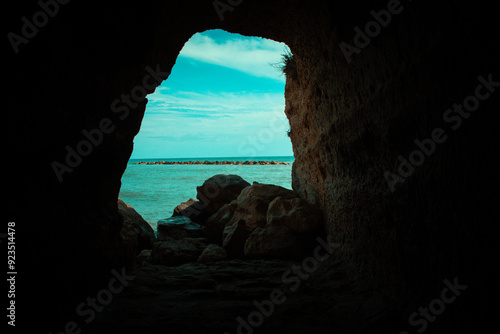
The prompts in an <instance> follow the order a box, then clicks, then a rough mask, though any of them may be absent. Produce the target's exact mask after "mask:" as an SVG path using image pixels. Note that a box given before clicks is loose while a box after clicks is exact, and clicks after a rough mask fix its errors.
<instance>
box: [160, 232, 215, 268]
mask: <svg viewBox="0 0 500 334" xmlns="http://www.w3.org/2000/svg"><path fill="white" fill-rule="evenodd" d="M205 240H206V239H203V238H181V239H170V238H169V239H167V240H165V241H158V242H156V243H155V244H154V246H153V249H152V250H151V257H150V262H151V263H154V264H161V265H164V266H179V265H181V264H184V263H189V262H196V261H197V260H198V257H199V256H200V255H201V253H202V252H203V250H204V249H205V248H206V246H207V244H206V242H205Z"/></svg>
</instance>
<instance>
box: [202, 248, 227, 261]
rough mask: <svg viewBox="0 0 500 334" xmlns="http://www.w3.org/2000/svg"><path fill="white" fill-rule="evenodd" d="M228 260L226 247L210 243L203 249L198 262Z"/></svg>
mask: <svg viewBox="0 0 500 334" xmlns="http://www.w3.org/2000/svg"><path fill="white" fill-rule="evenodd" d="M225 260H227V252H226V250H225V249H224V248H222V247H221V246H219V245H216V244H210V245H208V246H207V248H205V249H204V250H203V252H202V253H201V255H200V257H199V258H198V261H197V262H198V263H210V262H218V261H225Z"/></svg>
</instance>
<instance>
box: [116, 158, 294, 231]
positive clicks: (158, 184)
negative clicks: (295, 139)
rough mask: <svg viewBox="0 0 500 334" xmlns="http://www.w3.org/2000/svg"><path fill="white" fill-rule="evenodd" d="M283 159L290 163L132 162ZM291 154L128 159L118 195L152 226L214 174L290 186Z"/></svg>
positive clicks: (170, 214) (193, 193)
mask: <svg viewBox="0 0 500 334" xmlns="http://www.w3.org/2000/svg"><path fill="white" fill-rule="evenodd" d="M197 160H199V161H223V160H228V161H249V160H255V161H259V160H264V161H273V160H276V161H284V162H288V163H290V165H262V166H260V165H241V166H240V165H134V163H135V162H139V161H147V162H150V161H197ZM293 160H294V158H293V157H249V158H242V157H237V158H234V157H227V158H191V159H131V160H130V161H129V163H128V166H127V169H126V171H125V173H124V175H123V177H122V187H121V190H120V198H121V199H122V200H123V201H124V202H125V203H127V204H129V205H131V206H132V207H133V208H134V209H135V210H136V211H137V212H139V213H140V214H141V215H142V217H143V218H144V219H145V220H146V221H147V222H148V223H149V224H150V225H151V226H152V227H153V228H154V229H156V222H157V221H158V220H160V219H163V218H167V217H170V216H172V213H173V211H174V208H175V207H176V206H177V205H179V204H180V203H182V202H185V201H187V200H188V199H189V198H195V199H196V187H197V186H201V185H202V184H203V182H204V181H205V180H206V179H208V178H210V177H212V176H214V175H216V174H236V175H239V176H241V177H242V178H243V179H244V180H246V181H247V182H249V183H250V184H252V182H254V181H256V182H259V183H270V184H276V185H279V186H282V187H284V188H287V189H292V165H291V164H292V162H293Z"/></svg>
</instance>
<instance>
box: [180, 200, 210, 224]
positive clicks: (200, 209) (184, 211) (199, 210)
mask: <svg viewBox="0 0 500 334" xmlns="http://www.w3.org/2000/svg"><path fill="white" fill-rule="evenodd" d="M177 216H184V217H188V218H190V219H191V220H192V221H194V222H199V223H204V222H205V220H206V219H207V218H208V216H209V214H208V213H207V212H206V211H205V206H204V205H203V203H201V202H200V201H197V200H195V199H194V198H190V199H189V200H187V201H186V202H182V203H181V204H179V205H177V206H176V207H175V208H174V213H173V214H172V217H177Z"/></svg>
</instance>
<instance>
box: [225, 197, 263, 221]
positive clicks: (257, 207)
mask: <svg viewBox="0 0 500 334" xmlns="http://www.w3.org/2000/svg"><path fill="white" fill-rule="evenodd" d="M269 203H270V201H268V200H266V199H263V198H261V197H257V196H243V197H242V196H239V197H238V199H237V200H236V203H235V204H236V210H235V211H234V215H233V217H232V219H231V224H232V225H233V224H240V223H241V224H244V225H245V226H246V227H248V228H250V229H255V228H257V227H264V226H266V223H267V208H268V206H269Z"/></svg>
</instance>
